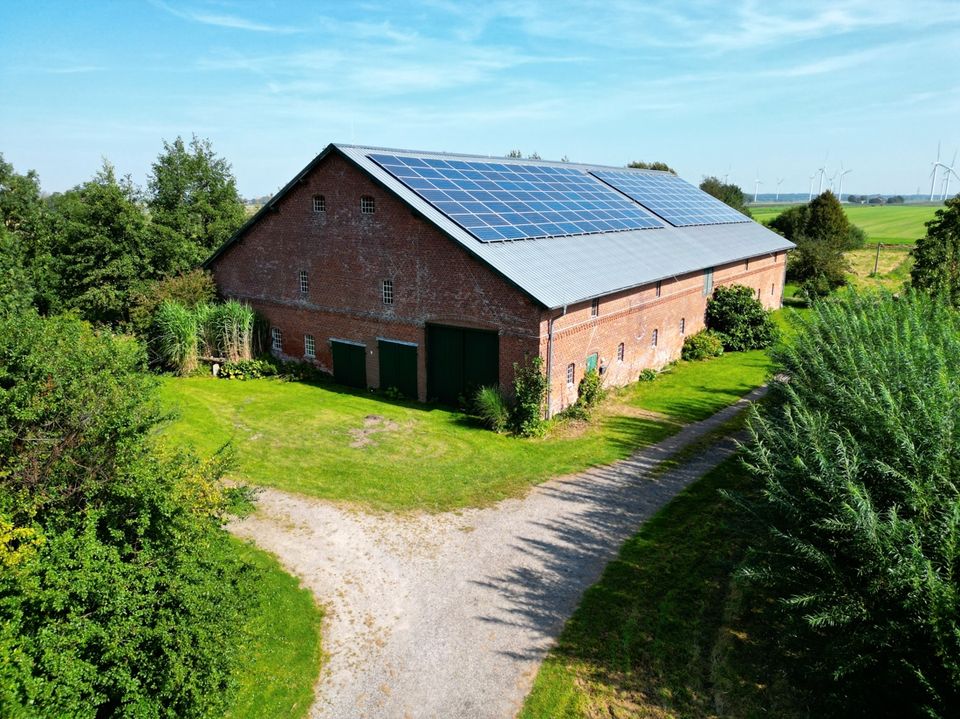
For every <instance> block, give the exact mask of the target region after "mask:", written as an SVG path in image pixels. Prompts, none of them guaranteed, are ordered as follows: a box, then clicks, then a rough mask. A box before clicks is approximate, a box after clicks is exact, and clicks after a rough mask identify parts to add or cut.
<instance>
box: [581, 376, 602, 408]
mask: <svg viewBox="0 0 960 719" xmlns="http://www.w3.org/2000/svg"><path fill="white" fill-rule="evenodd" d="M604 394H605V392H604V389H603V377H601V376H600V373H599V372H597V370H596V369H592V370H589V371H588V372H587V373H586V374H584V375H583V379H581V380H580V384H579V385H578V386H577V402H580V403H581V404H583V406H584V407H586V408H587V409H588V410H592V409H593V408H594V407H596V406H597V404H599V403H600V400H602V399H603V397H604Z"/></svg>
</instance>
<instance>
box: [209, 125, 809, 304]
mask: <svg viewBox="0 0 960 719" xmlns="http://www.w3.org/2000/svg"><path fill="white" fill-rule="evenodd" d="M333 151H336V152H339V153H340V154H342V155H343V156H345V157H346V158H347V159H349V160H350V161H352V162H353V163H354V164H356V165H357V166H358V167H360V168H361V169H362V170H363V171H364V172H366V173H367V174H369V175H370V176H371V177H373V178H374V179H375V180H377V182H379V183H380V184H381V185H383V186H384V187H386V188H387V189H389V190H390V191H391V192H393V193H394V194H395V195H397V196H398V197H399V198H400V199H402V200H403V201H404V202H405V203H407V204H408V205H409V206H410V207H411V208H413V209H414V210H416V211H417V212H419V213H420V214H421V215H423V217H424V218H426V219H427V220H428V221H430V222H431V223H433V224H434V225H436V226H437V227H438V228H439V229H440V230H442V231H443V232H444V233H445V234H447V235H449V236H450V237H451V238H452V239H453V240H454V241H455V242H457V243H458V244H459V245H461V246H462V247H463V248H464V249H465V250H466V251H467V252H469V253H470V254H471V255H473V256H474V257H476V258H477V259H479V260H480V261H482V262H484V263H486V264H487V265H489V266H490V267H491V268H492V269H493V270H494V271H496V272H497V273H499V274H500V275H501V276H503V277H504V278H506V279H507V280H508V281H509V282H511V283H512V284H514V285H515V286H517V287H518V288H520V289H521V290H522V291H524V292H525V293H527V294H528V295H529V296H530V297H532V298H533V299H534V300H536V301H537V302H539V303H540V304H541V305H543V306H544V307H546V308H550V309H553V308H557V307H564V306H566V305H570V304H574V303H576V302H581V301H583V300H588V299H592V298H594V297H601V296H603V295H608V294H611V293H613V292H617V291H619V290H626V289H630V288H633V287H638V286H640V285H646V284H650V283H651V282H656V281H657V280H663V279H669V278H671V277H676V276H679V275H683V274H686V273H688V272H696V271H697V270H701V269H704V268H707V267H715V266H718V265H723V264H727V263H731V262H736V261H738V260H744V259H747V258H749V257H757V256H761V255H767V254H772V253H774V252H782V251H784V250H790V249H793V248H794V246H795V245H794V244H793V243H792V242H790V241H789V240H787V239H784V238H783V237H781V236H780V235H778V234H777V233H775V232H773V231H771V230H769V229H767V228H766V227H764V226H763V225H760V224H758V223H756V222H754V221H752V220H751V221H748V222H738V223H732V224H717V225H693V226H687V227H673V226H671V225H669V224H668V223H664V227H663V228H658V229H646V230H627V231H620V232H607V233H594V234H587V235H569V236H565V237H546V238H540V239H524V240H516V241H504V242H480V241H478V240H477V239H476V238H475V237H473V236H472V235H471V234H470V233H469V232H467V231H466V230H464V229H463V228H462V227H460V226H459V225H458V224H456V223H455V222H453V221H452V220H451V219H450V218H448V217H447V216H446V215H444V214H443V213H441V212H440V211H439V210H437V209H436V208H435V207H433V205H431V204H430V203H428V202H427V201H426V200H424V199H423V198H421V197H420V196H419V195H417V194H416V193H415V192H413V191H412V190H410V189H409V188H408V187H407V186H406V185H404V184H403V183H402V182H400V181H399V180H397V179H396V178H395V177H393V175H391V174H390V173H389V172H387V171H386V170H384V169H383V168H382V167H380V166H379V165H378V164H377V163H376V162H374V161H373V160H371V159H370V158H368V157H367V155H368V154H370V153H382V152H389V153H391V154H394V155H401V156H408V157H422V158H437V159H449V158H458V159H464V158H465V159H472V160H478V161H487V162H490V161H492V160H495V161H496V162H498V163H503V164H509V163H520V164H527V165H548V166H550V165H562V166H563V167H567V168H577V169H581V170H582V171H583V172H584V173H588V172H590V171H591V170H610V169H619V170H622V169H623V168H611V167H607V166H603V165H586V164H580V163H568V162H564V163H558V162H550V161H546V160H530V159H511V158H503V157H497V158H492V157H484V156H480V155H455V154H451V153H439V152H415V151H410V150H395V149H391V148H382V147H365V146H360V145H344V144H339V143H333V144H331V145H328V146H327V147H326V148H325V149H324V150H323V152H321V153H320V154H319V155H317V157H315V158H314V159H313V160H312V161H311V162H310V163H309V164H308V165H307V166H306V167H305V168H304V169H303V170H301V171H300V172H299V173H298V174H297V176H296V177H294V178H293V179H292V180H291V181H290V182H289V183H287V185H286V186H285V187H284V188H283V189H282V190H280V192H278V193H277V194H276V195H275V196H274V197H273V198H271V199H270V201H269V202H267V204H266V205H264V206H263V207H262V208H261V209H260V211H259V212H257V214H255V215H254V216H253V217H252V218H250V220H249V221H247V223H246V224H244V226H243V227H241V228H240V229H239V230H238V231H237V232H236V233H235V234H234V235H233V237H231V238H230V239H229V240H228V241H227V242H226V243H224V245H223V246H221V247H220V248H219V249H218V250H217V251H216V252H215V253H214V254H213V255H212V256H211V257H210V258H209V259H208V260H207V261H206V262H205V263H204V266H206V267H209V266H210V265H211V264H212V263H213V262H214V261H215V260H216V259H217V258H218V257H219V256H220V255H222V254H223V253H224V252H225V251H226V250H227V249H228V248H229V247H230V245H232V244H233V243H234V242H236V241H237V240H238V239H240V238H241V237H242V236H243V235H245V234H246V232H247V231H248V230H249V229H250V228H251V227H253V226H254V225H255V224H257V222H258V221H259V219H260V217H261V216H262V215H263V214H265V213H266V212H269V211H271V210H272V209H274V208H275V207H276V205H277V203H278V202H279V201H280V200H281V199H282V198H283V197H284V195H286V194H287V192H289V191H290V190H291V189H292V188H293V187H294V186H295V185H296V184H297V183H298V182H299V181H300V180H301V179H302V178H303V177H304V176H305V175H307V174H308V173H309V172H310V171H311V170H313V168H314V167H316V165H318V164H319V163H320V162H321V161H322V160H323V158H324V157H326V156H327V155H328V154H329V153H330V152H333ZM634 172H644V173H658V172H659V171H657V170H634Z"/></svg>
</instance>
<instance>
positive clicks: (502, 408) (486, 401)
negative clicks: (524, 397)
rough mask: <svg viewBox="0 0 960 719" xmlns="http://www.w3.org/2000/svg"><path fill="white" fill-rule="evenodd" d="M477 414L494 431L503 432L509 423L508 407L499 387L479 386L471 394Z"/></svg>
mask: <svg viewBox="0 0 960 719" xmlns="http://www.w3.org/2000/svg"><path fill="white" fill-rule="evenodd" d="M473 408H474V411H475V412H476V413H477V416H478V417H480V419H481V420H483V423H484V424H485V425H487V427H489V428H490V429H492V430H493V431H494V432H497V433H499V432H503V431H504V430H506V428H507V425H508V424H509V423H510V407H509V406H508V405H507V401H506V399H504V397H503V393H502V392H501V391H500V388H499V387H481V388H480V389H478V390H477V391H476V394H474V396H473Z"/></svg>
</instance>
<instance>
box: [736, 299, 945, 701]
mask: <svg viewBox="0 0 960 719" xmlns="http://www.w3.org/2000/svg"><path fill="white" fill-rule="evenodd" d="M774 354H775V360H776V363H777V370H778V372H779V373H780V374H779V375H778V376H781V377H783V379H782V380H778V381H776V382H774V383H773V384H772V389H771V394H772V399H773V401H772V402H771V403H769V404H765V405H762V406H761V407H760V409H758V410H756V409H755V410H754V412H753V415H752V417H751V422H750V426H751V431H752V434H753V443H752V445H751V447H750V448H749V454H748V456H749V461H750V466H751V469H752V470H753V472H754V473H755V474H756V475H757V477H758V478H759V479H760V480H761V481H762V482H763V483H764V489H763V492H762V493H760V494H759V495H758V496H757V498H755V499H754V500H752V501H748V502H745V504H746V505H747V507H748V510H749V511H748V513H747V516H751V517H753V518H755V519H756V520H757V522H758V536H760V537H763V542H762V543H758V544H757V547H756V549H755V551H754V552H753V553H752V554H751V555H750V559H749V562H748V564H747V566H746V568H745V570H744V576H745V577H746V578H747V579H749V580H751V581H754V582H756V583H757V585H758V586H760V587H762V588H763V591H765V592H767V593H769V594H770V596H772V597H773V598H775V599H776V600H777V601H778V603H779V604H778V606H779V608H780V610H781V619H780V621H781V622H782V629H781V631H780V636H781V638H782V642H783V651H784V657H785V658H787V659H788V661H789V663H790V666H791V668H792V670H793V681H794V682H795V683H796V684H797V685H798V686H802V685H806V686H815V687H816V691H815V692H813V694H814V695H815V696H816V697H818V698H819V699H820V700H822V702H823V706H822V707H818V709H819V710H820V711H821V712H822V711H825V710H829V713H831V714H843V715H845V716H848V715H853V714H857V715H861V714H862V715H873V716H879V715H883V716H921V715H922V716H941V717H946V716H956V715H957V712H958V711H960V576H958V574H957V572H958V569H960V492H958V487H960V424H958V422H957V407H958V406H960V383H958V382H957V377H958V376H960V315H958V314H957V312H956V311H955V310H953V309H951V308H949V307H948V306H947V305H945V304H942V303H940V302H938V301H936V300H933V299H931V298H929V297H926V296H925V295H923V294H922V293H912V292H910V293H907V294H906V295H904V296H903V297H900V298H896V297H893V296H890V295H864V296H859V295H857V294H855V293H853V292H851V293H845V294H844V295H843V296H842V297H840V298H838V299H833V300H827V301H823V302H819V303H816V304H815V305H814V307H813V309H812V310H811V311H810V319H809V320H808V321H805V322H803V323H802V325H801V326H800V329H799V331H798V334H797V336H796V338H795V340H794V341H793V342H791V343H789V344H788V345H785V346H782V347H779V348H778V349H777V350H775V352H774Z"/></svg>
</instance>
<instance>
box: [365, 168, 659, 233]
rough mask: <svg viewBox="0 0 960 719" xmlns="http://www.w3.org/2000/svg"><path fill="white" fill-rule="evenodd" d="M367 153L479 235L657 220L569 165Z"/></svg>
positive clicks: (634, 226) (621, 226)
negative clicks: (557, 165)
mask: <svg viewBox="0 0 960 719" xmlns="http://www.w3.org/2000/svg"><path fill="white" fill-rule="evenodd" d="M367 157H369V158H370V159H371V160H373V161H374V162H376V163H377V164H378V165H380V167H382V168H383V169H384V170H386V171H387V172H389V173H390V174H391V175H393V176H394V177H395V178H397V179H398V180H399V181H400V182H402V183H403V184H404V185H406V186H407V187H409V188H410V189H411V190H413V191H414V192H415V193H417V194H418V195H419V196H420V197H422V198H423V199H424V200H426V201H427V202H429V203H430V204H431V205H433V206H434V207H435V208H437V209H438V210H439V211H440V212H442V213H443V214H444V215H446V216H447V217H449V218H450V219H451V220H453V221H454V222H456V223H457V224H458V225H460V226H461V227H462V228H463V229H465V230H466V231H467V232H469V233H470V234H471V235H473V236H474V237H476V238H477V239H478V240H480V241H481V242H499V241H503V240H523V239H532V238H535V237H558V236H564V235H580V234H591V233H595V232H616V231H620V230H642V229H651V228H660V227H663V224H662V223H661V222H660V221H659V220H658V219H657V218H656V217H654V216H653V215H651V214H650V213H649V212H647V211H646V210H644V209H643V208H642V207H640V206H639V205H637V204H636V203H634V202H631V201H630V200H628V199H627V198H625V197H624V196H623V195H621V194H620V193H618V192H615V191H614V190H611V189H610V188H609V187H607V186H606V185H604V184H603V183H602V182H598V181H597V180H596V179H595V178H593V177H590V175H588V174H586V173H584V172H581V171H580V170H576V169H573V168H569V167H556V166H552V165H525V164H514V163H506V162H495V161H478V160H473V159H470V160H459V159H453V158H451V159H449V160H439V159H434V158H429V157H408V156H405V155H404V156H400V155H367Z"/></svg>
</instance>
